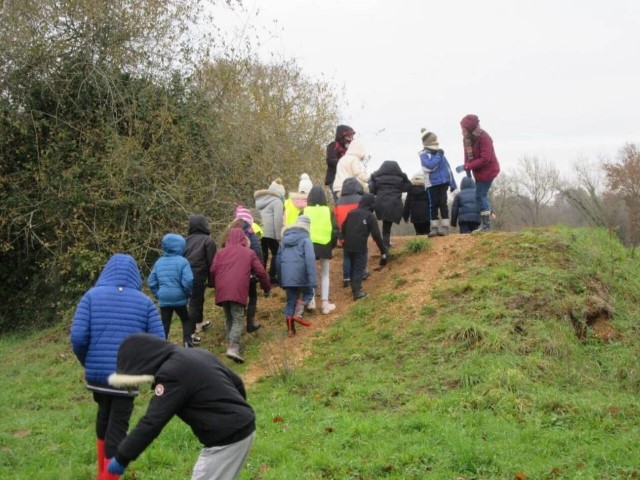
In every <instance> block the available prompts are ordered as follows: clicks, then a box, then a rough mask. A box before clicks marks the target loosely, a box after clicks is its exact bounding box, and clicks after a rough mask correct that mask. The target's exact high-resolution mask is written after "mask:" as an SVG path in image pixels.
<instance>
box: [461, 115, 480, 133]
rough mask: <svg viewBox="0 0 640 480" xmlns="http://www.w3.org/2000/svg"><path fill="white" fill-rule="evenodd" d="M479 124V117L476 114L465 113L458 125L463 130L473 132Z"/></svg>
mask: <svg viewBox="0 0 640 480" xmlns="http://www.w3.org/2000/svg"><path fill="white" fill-rule="evenodd" d="M478 125H480V119H479V118H478V116H477V115H473V114H471V113H470V114H469V115H465V117H464V118H463V119H462V120H460V126H461V127H462V128H464V129H465V130H468V131H470V132H473V131H474V130H475V129H476V128H478Z"/></svg>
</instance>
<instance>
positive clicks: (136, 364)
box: [109, 334, 255, 466]
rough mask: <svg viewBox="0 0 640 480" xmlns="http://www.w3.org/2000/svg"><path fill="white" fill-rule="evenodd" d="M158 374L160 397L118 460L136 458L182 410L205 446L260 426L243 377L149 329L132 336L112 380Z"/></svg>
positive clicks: (120, 353)
mask: <svg viewBox="0 0 640 480" xmlns="http://www.w3.org/2000/svg"><path fill="white" fill-rule="evenodd" d="M145 375H146V376H149V375H152V376H153V377H154V384H153V386H154V389H155V396H154V397H153V398H152V399H151V401H150V402H149V407H148V408H147V411H146V413H145V415H144V416H143V417H142V418H141V419H140V421H139V422H138V424H137V425H136V426H135V428H134V429H133V430H132V431H131V432H130V433H129V435H127V437H126V438H125V439H124V440H123V441H122V442H121V443H120V445H119V447H118V453H117V454H116V459H117V460H118V462H120V463H121V464H122V465H125V466H126V465H127V464H128V463H129V462H130V461H132V460H135V459H136V458H137V457H138V456H139V455H140V454H141V453H142V452H143V451H144V450H145V449H146V448H147V447H148V446H149V445H150V444H151V442H153V440H154V439H155V438H156V437H157V436H158V435H159V434H160V432H161V431H162V429H163V428H164V426H165V425H166V424H167V423H168V422H169V420H171V418H172V417H173V416H174V415H177V416H178V417H179V418H180V419H181V420H182V421H184V422H185V423H186V424H187V425H189V426H190V427H191V430H192V431H193V433H194V434H195V436H196V437H198V440H200V442H201V443H202V444H203V445H204V446H205V447H213V446H222V445H229V444H232V443H235V442H238V441H240V440H243V439H245V438H246V437H248V436H249V435H251V433H253V432H254V431H255V414H254V412H253V409H252V408H251V407H250V406H249V404H248V403H247V402H246V392H245V389H244V385H243V383H242V380H241V379H240V377H238V376H237V375H236V374H235V373H233V372H232V371H231V370H230V369H229V368H227V367H226V366H225V365H223V364H222V363H221V362H220V361H219V360H218V359H217V358H216V357H215V356H214V355H212V354H211V353H209V352H208V351H206V350H202V349H199V348H183V347H178V346H177V345H173V344H171V343H169V342H167V341H165V340H161V339H159V338H157V337H154V336H152V335H147V334H136V335H131V336H129V337H127V338H126V339H125V340H124V342H122V346H121V347H120V350H119V351H118V363H117V369H116V373H115V374H114V375H112V376H111V377H109V382H110V383H111V384H112V385H120V386H121V387H124V386H126V385H133V384H136V383H140V382H141V381H142V382H144V379H143V378H141V377H140V376H145Z"/></svg>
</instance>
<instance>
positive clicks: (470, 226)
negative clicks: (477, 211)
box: [458, 222, 480, 233]
mask: <svg viewBox="0 0 640 480" xmlns="http://www.w3.org/2000/svg"><path fill="white" fill-rule="evenodd" d="M479 226H480V224H479V223H476V222H458V227H459V228H460V233H471V232H473V231H474V230H477V229H478V227H479Z"/></svg>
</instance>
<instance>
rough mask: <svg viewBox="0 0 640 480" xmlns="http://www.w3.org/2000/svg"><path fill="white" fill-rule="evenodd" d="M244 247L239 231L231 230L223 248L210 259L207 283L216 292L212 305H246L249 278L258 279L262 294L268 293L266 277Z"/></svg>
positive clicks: (243, 240) (263, 270)
mask: <svg viewBox="0 0 640 480" xmlns="http://www.w3.org/2000/svg"><path fill="white" fill-rule="evenodd" d="M247 244H248V240H247V237H246V236H245V234H244V232H243V231H242V229H241V228H232V229H231V230H229V236H228V237H227V242H226V244H225V247H224V248H222V249H221V250H218V252H217V253H216V256H215V257H213V263H212V264H211V270H210V271H209V279H210V280H211V283H212V284H213V286H214V287H215V289H216V305H221V304H222V303H224V302H236V303H239V304H241V305H246V304H247V298H248V297H249V278H250V277H251V274H254V275H255V276H256V277H258V281H259V282H260V286H261V287H262V290H264V291H265V292H268V291H269V290H271V284H270V283H269V275H267V272H266V270H265V269H264V267H263V266H262V263H261V262H260V259H259V258H258V256H257V255H256V253H255V252H254V251H253V250H251V249H250V248H249V247H248V246H247Z"/></svg>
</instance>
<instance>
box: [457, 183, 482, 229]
mask: <svg viewBox="0 0 640 480" xmlns="http://www.w3.org/2000/svg"><path fill="white" fill-rule="evenodd" d="M480 221H481V219H480V209H479V208H478V202H477V200H476V182H474V181H473V178H471V177H464V178H463V179H462V181H461V182H460V191H459V192H458V193H457V194H456V197H455V198H454V199H453V205H452V206H451V226H452V227H455V226H456V224H457V225H458V226H459V227H460V233H471V232H473V231H475V230H477V229H478V227H479V226H480Z"/></svg>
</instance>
